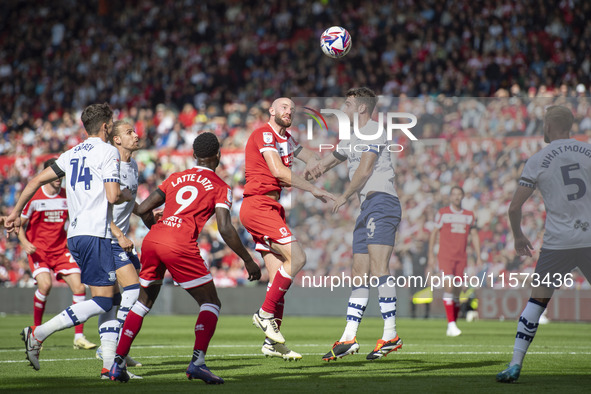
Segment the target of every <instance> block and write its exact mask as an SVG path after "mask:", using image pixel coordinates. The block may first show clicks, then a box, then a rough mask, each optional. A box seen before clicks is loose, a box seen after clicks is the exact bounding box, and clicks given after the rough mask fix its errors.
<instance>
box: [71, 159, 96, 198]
mask: <svg viewBox="0 0 591 394" xmlns="http://www.w3.org/2000/svg"><path fill="white" fill-rule="evenodd" d="M85 161H86V156H85V157H83V158H82V165H80V166H78V164H79V163H80V159H72V160H70V164H71V165H72V177H71V178H70V185H71V186H72V190H76V184H77V183H79V182H83V183H84V190H90V181H92V174H91V173H90V168H88V167H85V166H84V162H85Z"/></svg>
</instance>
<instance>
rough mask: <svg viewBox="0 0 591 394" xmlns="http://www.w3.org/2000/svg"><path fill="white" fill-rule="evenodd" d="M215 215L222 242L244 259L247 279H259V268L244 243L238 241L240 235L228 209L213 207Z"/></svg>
mask: <svg viewBox="0 0 591 394" xmlns="http://www.w3.org/2000/svg"><path fill="white" fill-rule="evenodd" d="M215 217H216V220H217V223H218V230H219V232H220V235H221V236H222V238H223V239H224V242H225V243H226V245H228V246H229V247H230V249H232V250H233V251H234V253H236V254H237V255H238V256H240V258H241V259H242V260H243V261H244V267H245V268H246V270H247V271H248V280H250V281H253V280H259V279H261V269H260V267H259V265H258V264H257V263H255V261H254V260H253V259H252V256H251V255H250V253H248V251H247V250H246V248H245V247H244V245H242V241H240V237H239V236H238V233H237V232H236V229H235V228H234V226H233V225H232V220H231V216H230V211H229V210H228V209H226V208H221V207H218V208H216V209H215Z"/></svg>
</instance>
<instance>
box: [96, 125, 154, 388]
mask: <svg viewBox="0 0 591 394" xmlns="http://www.w3.org/2000/svg"><path fill="white" fill-rule="evenodd" d="M109 142H110V143H111V145H113V146H114V147H115V148H117V150H118V151H119V155H120V156H121V167H120V187H121V189H128V190H130V191H131V194H132V199H131V200H129V201H127V202H125V203H123V204H119V205H115V206H114V207H113V221H112V222H111V234H112V236H113V238H112V240H111V248H112V251H113V259H114V260H115V268H116V274H117V282H118V283H119V285H120V286H121V287H122V288H123V291H122V292H121V304H120V305H119V308H113V309H111V310H110V311H109V312H107V313H104V314H102V315H100V316H99V335H100V337H101V346H100V347H99V348H98V349H97V358H98V359H100V360H102V361H103V368H102V370H101V378H102V379H109V371H110V370H111V367H112V366H113V359H114V358H115V349H116V347H117V340H118V338H119V334H120V330H121V326H123V322H124V321H125V318H126V317H127V314H128V313H129V310H130V309H131V307H132V306H133V304H134V303H135V302H136V301H137V298H138V295H139V293H140V282H139V278H138V274H137V270H139V269H140V261H139V259H138V256H137V253H136V252H135V248H134V246H133V242H131V240H130V239H129V238H127V233H128V231H129V219H130V218H131V214H132V213H135V212H137V207H138V204H137V203H136V202H135V197H136V195H137V188H138V182H139V181H138V166H137V163H136V162H135V160H134V159H133V157H131V155H132V154H133V152H135V151H136V150H138V149H139V137H138V136H137V134H136V133H135V130H134V128H133V125H132V124H131V123H129V122H127V121H124V120H118V121H116V122H115V123H113V129H112V131H111V133H110V134H109ZM151 213H152V212H151V211H150V212H149V213H148V214H149V215H151ZM152 219H153V218H152ZM147 220H151V219H150V218H148V219H147ZM125 361H126V365H127V366H131V367H135V366H141V365H142V364H141V363H138V362H137V361H135V360H134V359H133V358H131V357H130V356H129V355H128V356H127V357H126V359H125ZM128 374H129V376H130V378H132V379H141V377H139V376H137V375H135V374H132V373H128Z"/></svg>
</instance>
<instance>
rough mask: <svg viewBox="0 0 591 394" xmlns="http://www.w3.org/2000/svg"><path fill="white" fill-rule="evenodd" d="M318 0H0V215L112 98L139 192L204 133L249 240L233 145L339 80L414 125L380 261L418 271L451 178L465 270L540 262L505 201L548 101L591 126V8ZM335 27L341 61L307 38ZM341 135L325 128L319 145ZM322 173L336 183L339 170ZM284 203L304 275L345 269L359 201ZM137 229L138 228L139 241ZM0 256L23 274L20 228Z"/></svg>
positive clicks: (8, 271) (219, 271) (17, 277)
mask: <svg viewBox="0 0 591 394" xmlns="http://www.w3.org/2000/svg"><path fill="white" fill-rule="evenodd" d="M326 3H328V2H326V1H317V2H303V1H301V2H294V3H289V4H287V3H282V2H279V1H269V2H265V4H263V5H261V3H259V2H251V1H248V2H231V1H227V2H216V1H201V2H196V1H191V0H186V1H183V2H175V1H168V2H165V3H161V2H156V1H151V0H143V1H128V2H125V3H123V4H121V5H117V6H116V5H115V2H111V1H100V2H98V4H99V7H98V8H97V9H94V8H93V7H95V6H96V4H93V3H84V2H83V3H79V2H73V1H60V2H56V3H53V2H52V3H51V5H50V4H49V3H46V4H42V5H41V6H39V4H32V3H29V2H25V1H8V2H7V5H8V7H7V12H4V13H2V14H1V15H0V21H1V25H2V26H5V27H4V28H3V32H2V34H1V35H0V44H1V47H2V50H1V51H0V92H2V94H0V132H1V137H2V138H1V139H0V189H1V190H2V201H1V207H2V208H1V209H2V213H7V212H8V211H10V208H11V207H12V206H13V205H14V202H15V201H16V200H15V199H16V197H17V196H18V193H19V192H20V190H21V188H22V186H23V184H24V183H25V181H26V180H27V179H28V178H30V176H32V174H34V173H35V172H36V171H37V169H38V165H39V163H40V162H41V161H42V160H44V159H45V158H46V157H48V156H50V155H54V156H55V155H56V154H57V153H58V152H61V151H63V150H65V149H67V148H69V147H71V146H73V145H75V144H76V143H78V142H79V141H80V140H81V139H82V138H83V135H84V130H83V128H82V127H81V123H80V121H79V119H80V110H81V109H82V108H83V107H84V106H85V105H87V104H89V103H92V102H103V101H107V102H109V103H110V104H111V106H112V107H113V108H114V109H116V110H117V113H116V116H117V118H119V119H131V120H132V121H133V122H134V124H135V128H136V131H137V132H138V134H139V135H140V137H141V141H142V146H143V148H144V149H143V150H142V151H139V152H138V153H137V154H136V156H135V158H136V160H137V161H138V165H139V169H140V184H141V186H140V189H139V190H138V198H139V199H144V198H145V197H147V195H148V194H149V193H150V192H151V191H152V190H154V188H155V187H157V186H158V185H159V183H160V182H161V181H162V180H164V179H165V178H166V177H167V176H168V175H169V174H170V173H171V172H173V171H176V170H179V169H184V168H186V167H188V166H192V165H193V164H194V163H193V159H192V158H191V156H190V149H191V144H192V142H193V139H194V138H195V136H196V135H197V134H198V133H200V132H202V131H211V132H214V133H215V134H216V135H217V136H218V137H219V138H220V140H221V141H222V144H223V152H224V154H223V157H222V166H221V167H222V168H221V169H220V170H219V172H220V175H221V176H222V178H223V179H227V180H228V182H229V183H230V184H232V186H233V187H234V199H235V201H234V207H233V217H234V220H235V221H236V223H235V225H237V227H238V228H239V229H240V235H241V237H242V238H243V240H244V241H245V242H246V243H247V245H248V246H250V247H252V244H251V243H250V242H251V241H250V240H249V236H248V234H247V232H246V231H245V230H244V229H243V228H242V227H241V226H239V223H238V219H237V218H238V211H239V206H240V201H241V190H242V187H243V182H244V179H243V177H244V171H243V167H242V163H243V160H244V158H243V153H242V149H243V147H244V144H245V142H246V139H247V138H248V136H249V133H250V132H251V131H252V130H254V129H255V128H256V127H258V126H259V125H261V124H264V123H265V122H266V121H267V117H268V112H267V109H268V107H269V105H270V100H271V99H273V98H275V97H278V96H280V95H282V96H285V95H288V96H292V97H310V96H313V97H316V96H318V97H321V96H339V95H342V94H343V93H344V92H343V91H342V89H343V87H350V86H364V85H366V86H369V87H371V88H373V89H375V90H376V91H377V92H379V93H380V94H382V95H384V96H391V97H396V99H390V100H388V99H384V101H381V102H380V110H388V109H392V108H395V109H397V110H400V111H403V112H411V113H413V114H415V115H417V117H418V118H419V122H418V124H417V127H416V128H415V129H413V133H415V135H416V136H417V137H418V138H419V139H420V142H419V143H412V144H409V143H407V142H406V140H404V139H403V138H401V139H400V140H398V143H400V144H403V145H404V146H405V149H404V151H403V152H402V153H400V154H397V155H396V165H397V170H396V173H397V177H396V182H397V190H398V192H399V195H400V198H401V203H402V207H403V221H402V223H401V226H400V229H399V231H398V234H397V246H396V248H395V252H396V253H395V255H394V256H393V257H392V261H391V268H392V269H393V270H394V271H395V272H396V273H397V274H404V275H410V274H415V275H416V274H423V273H424V267H425V265H426V255H427V253H426V244H427V243H428V234H429V231H430V230H431V229H432V226H433V219H434V216H435V213H436V212H437V210H438V209H439V208H440V207H441V206H443V205H446V204H447V195H448V194H449V188H450V187H451V186H453V185H454V184H459V185H461V186H463V187H464V189H465V191H466V198H465V200H464V203H465V204H466V208H468V209H474V210H475V213H476V216H477V218H478V224H479V227H480V229H481V231H480V237H481V241H482V242H481V245H482V257H483V261H485V266H483V267H473V268H472V270H473V272H474V273H482V272H496V273H500V272H502V271H503V270H516V269H518V268H520V269H524V267H525V268H526V269H531V267H532V266H533V264H534V263H535V261H536V260H535V257H536V256H534V257H533V258H529V259H525V260H522V259H518V258H516V257H515V255H514V253H513V252H512V240H511V239H510V231H509V227H508V221H507V217H506V212H507V205H508V202H509V201H510V199H511V197H512V194H513V192H514V189H515V186H516V182H515V180H516V179H517V177H518V175H519V172H520V168H521V167H520V166H521V164H522V163H523V160H524V159H525V158H527V157H528V156H529V155H531V153H533V152H535V151H536V150H537V149H539V147H541V146H542V139H541V134H542V132H541V127H540V125H541V120H542V117H543V108H544V106H545V105H547V104H549V103H551V102H559V103H566V104H567V105H569V106H570V107H571V108H572V109H573V112H574V113H575V115H576V118H577V121H576V125H575V130H574V131H575V134H578V135H579V136H581V138H587V135H590V134H589V133H590V131H591V105H590V103H589V101H588V99H587V98H586V97H587V96H588V95H589V90H588V87H589V86H591V80H590V79H589V76H590V75H591V50H589V48H588V44H587V43H588V42H590V41H591V22H589V21H590V20H591V4H589V3H588V2H584V1H583V2H577V1H562V2H560V3H559V5H558V6H556V3H555V2H550V1H546V0H539V1H527V0H517V1H512V2H502V1H486V2H484V4H482V3H478V2H469V1H464V2H448V1H438V0H434V1H420V2H414V1H402V0H401V1H397V2H392V1H375V2H371V3H367V2H363V3H361V2H359V3H356V2H350V3H349V2H343V3H340V2H331V4H330V8H329V7H326ZM333 3H334V4H333ZM575 7H576V12H575ZM339 10H340V12H337V11H339ZM400 10H403V11H400ZM392 15H394V16H395V17H392ZM97 16H98V17H97ZM333 24H340V25H343V26H346V27H347V29H348V30H349V31H350V33H351V35H352V37H353V50H352V51H351V53H349V55H347V58H345V59H344V60H341V61H338V62H335V61H334V60H332V59H329V58H327V57H324V56H323V55H322V53H321V51H320V50H319V48H318V39H317V38H318V37H319V36H320V33H321V32H322V30H323V29H324V28H326V27H328V26H330V25H333ZM32 26H35V28H31V27H32ZM354 70H357V71H354ZM359 70H364V71H363V72H361V71H359ZM461 96H463V97H465V98H461V99H460V98H457V97H461ZM413 97H417V98H413ZM468 97H478V99H470V98H468ZM485 97H491V98H485ZM307 102H313V100H312V99H310V100H308V101H307ZM300 126H301V125H296V128H297V129H298V131H300V132H301V133H300V134H301V136H300V141H301V142H304V143H310V144H311V143H312V142H314V143H317V142H318V141H312V142H310V141H303V135H304V134H303V128H302V127H300ZM296 134H297V132H296ZM335 137H336V135H335V134H334V133H331V132H328V133H327V134H326V135H323V136H322V141H334V140H335ZM517 148H519V149H517ZM297 170H298V168H297V167H296V171H297ZM319 182H322V183H323V185H324V187H326V188H327V189H328V190H329V191H334V192H337V193H338V192H339V191H341V190H342V189H343V187H344V184H345V183H346V182H347V173H346V170H345V168H344V167H343V168H340V169H338V170H337V171H335V172H333V173H330V174H327V175H325V176H324V177H323V178H322V179H321V181H319ZM283 199H284V201H283V203H284V204H283V205H284V206H286V207H291V216H290V224H291V225H292V226H293V227H294V232H295V233H296V235H297V236H298V238H299V240H300V241H301V242H302V244H303V245H304V246H305V247H306V253H307V255H308V265H307V266H306V268H305V270H304V271H303V272H302V273H301V275H327V274H336V273H340V272H343V271H345V272H347V270H348V269H349V267H350V260H351V248H350V245H351V230H352V225H353V221H354V217H355V209H356V208H357V206H356V203H355V202H352V203H351V204H350V206H349V207H348V209H347V210H346V211H345V210H341V212H340V215H332V214H330V213H329V212H328V211H329V210H328V209H327V207H326V206H322V205H320V204H319V203H318V202H316V201H312V200H311V199H310V197H309V196H305V195H300V194H298V193H297V192H289V191H288V192H287V193H285V195H284V197H283ZM527 210H528V212H530V213H531V215H528V214H526V215H525V218H524V220H525V224H524V228H525V229H527V231H528V233H527V235H528V237H529V238H530V239H532V240H534V239H535V240H536V244H535V245H534V246H536V247H537V249H539V246H540V245H541V235H540V234H538V232H539V231H540V230H541V229H542V228H543V223H542V222H541V220H542V218H540V217H539V215H534V214H533V213H534V212H541V211H543V202H542V201H541V199H540V198H539V195H538V197H537V198H536V199H533V200H531V201H530V202H528V205H527ZM146 231H147V229H146V228H145V227H143V225H141V224H139V223H138V222H137V221H136V222H134V224H133V226H132V231H131V233H132V235H133V240H134V242H135V243H136V245H138V247H141V240H142V238H143V236H144V235H145V234H146ZM343 240H345V241H346V242H343ZM200 247H201V249H202V250H203V252H204V255H205V256H204V257H205V258H206V260H208V261H209V262H210V264H211V265H212V267H215V268H214V269H213V271H215V278H216V285H218V286H236V285H240V284H244V283H245V282H246V281H245V272H244V271H243V270H242V268H240V266H241V264H240V262H239V261H238V259H237V257H236V256H235V255H234V254H232V253H231V252H229V250H228V248H227V247H226V246H225V245H223V243H222V242H221V241H220V238H219V234H217V231H216V229H215V224H214V223H212V224H210V225H209V226H207V228H206V229H205V230H204V231H203V233H202V235H201V239H200ZM472 255H473V251H472ZM0 259H1V260H0V261H1V264H0V282H3V283H4V284H5V285H10V286H17V285H19V286H27V285H30V284H31V282H32V281H31V279H30V272H28V264H27V262H26V256H25V255H24V252H23V251H22V250H21V248H20V246H19V245H18V241H17V240H16V238H14V237H13V238H9V239H5V238H2V239H1V240H0Z"/></svg>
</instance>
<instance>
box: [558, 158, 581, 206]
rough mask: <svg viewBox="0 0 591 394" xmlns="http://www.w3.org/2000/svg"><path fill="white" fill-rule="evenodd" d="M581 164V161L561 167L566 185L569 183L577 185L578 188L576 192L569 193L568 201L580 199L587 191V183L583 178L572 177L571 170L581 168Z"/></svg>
mask: <svg viewBox="0 0 591 394" xmlns="http://www.w3.org/2000/svg"><path fill="white" fill-rule="evenodd" d="M580 168H581V166H580V165H579V163H574V164H568V165H566V166H562V167H560V171H562V180H563V182H564V185H565V186H568V185H576V186H577V187H578V190H577V192H576V193H571V194H567V195H566V197H567V198H568V201H573V200H578V199H579V198H581V197H583V196H584V195H585V193H586V192H587V185H585V182H584V181H583V180H582V179H581V178H574V177H573V178H571V176H570V172H571V171H575V170H578V169H580Z"/></svg>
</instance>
